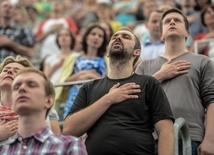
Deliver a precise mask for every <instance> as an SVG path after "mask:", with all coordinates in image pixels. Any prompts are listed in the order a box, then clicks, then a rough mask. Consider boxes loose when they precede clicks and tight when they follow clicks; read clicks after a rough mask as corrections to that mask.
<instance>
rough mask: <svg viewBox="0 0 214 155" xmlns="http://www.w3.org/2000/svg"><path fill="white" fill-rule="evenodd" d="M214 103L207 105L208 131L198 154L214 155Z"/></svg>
mask: <svg viewBox="0 0 214 155" xmlns="http://www.w3.org/2000/svg"><path fill="white" fill-rule="evenodd" d="M213 122H214V103H210V104H209V105H208V107H207V120H206V131H205V136H204V139H203V141H202V143H201V145H200V146H199V148H198V155H205V154H209V155H214V147H213V146H214V132H213V131H214V123H213Z"/></svg>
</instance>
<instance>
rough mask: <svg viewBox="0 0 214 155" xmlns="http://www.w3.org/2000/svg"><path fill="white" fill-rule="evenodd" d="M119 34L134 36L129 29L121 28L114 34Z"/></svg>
mask: <svg viewBox="0 0 214 155" xmlns="http://www.w3.org/2000/svg"><path fill="white" fill-rule="evenodd" d="M118 35H130V36H134V35H133V34H132V33H131V32H130V31H128V30H119V31H117V32H116V33H115V34H114V36H118Z"/></svg>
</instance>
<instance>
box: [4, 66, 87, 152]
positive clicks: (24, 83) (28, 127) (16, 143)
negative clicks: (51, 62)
mask: <svg viewBox="0 0 214 155" xmlns="http://www.w3.org/2000/svg"><path fill="white" fill-rule="evenodd" d="M54 95H55V92H54V87H53V85H52V83H51V82H50V81H49V79H48V78H47V77H46V76H45V74H44V73H43V72H41V71H39V70H37V69H35V68H28V69H27V68H26V69H23V70H22V71H20V72H19V73H18V74H17V75H16V77H15V78H14V81H13V85H12V101H13V109H14V111H15V112H16V113H17V114H18V115H19V122H18V132H17V133H16V134H15V135H14V136H12V137H11V138H10V140H7V141H5V144H4V145H1V146H0V154H7V155H14V154H19V153H20V154H38V155H40V154H41V155H42V154H57V155H71V154H75V155H86V154H87V152H86V149H85V147H84V145H83V144H82V142H81V140H80V139H78V138H75V137H72V136H64V135H57V134H54V133H53V132H52V131H51V130H50V129H49V128H48V127H47V125H46V124H45V118H46V117H47V115H48V112H49V111H50V109H51V107H52V106H53V104H54Z"/></svg>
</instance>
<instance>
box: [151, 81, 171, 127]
mask: <svg viewBox="0 0 214 155" xmlns="http://www.w3.org/2000/svg"><path fill="white" fill-rule="evenodd" d="M151 79H153V80H152V81H153V82H152V83H153V84H152V86H151V87H150V90H149V94H147V99H148V100H149V103H150V111H151V114H152V118H153V124H155V123H157V122H158V121H160V120H163V119H171V120H172V121H173V122H174V118H173V114H172V110H171V107H170V104H169V101H168V98H167V96H166V94H165V92H164V90H163V88H162V87H161V85H160V83H159V82H158V81H157V80H156V79H155V78H151Z"/></svg>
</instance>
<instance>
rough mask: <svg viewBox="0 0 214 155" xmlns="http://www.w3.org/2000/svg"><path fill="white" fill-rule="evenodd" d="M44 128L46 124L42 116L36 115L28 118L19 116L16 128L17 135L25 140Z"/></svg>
mask: <svg viewBox="0 0 214 155" xmlns="http://www.w3.org/2000/svg"><path fill="white" fill-rule="evenodd" d="M45 126H46V122H45V119H44V116H43V117H41V116H38V115H33V114H32V115H30V116H20V117H19V126H18V133H19V135H21V136H22V137H23V138H26V137H28V136H30V135H32V134H34V133H36V132H37V131H39V130H40V129H42V128H44V127H45Z"/></svg>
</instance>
